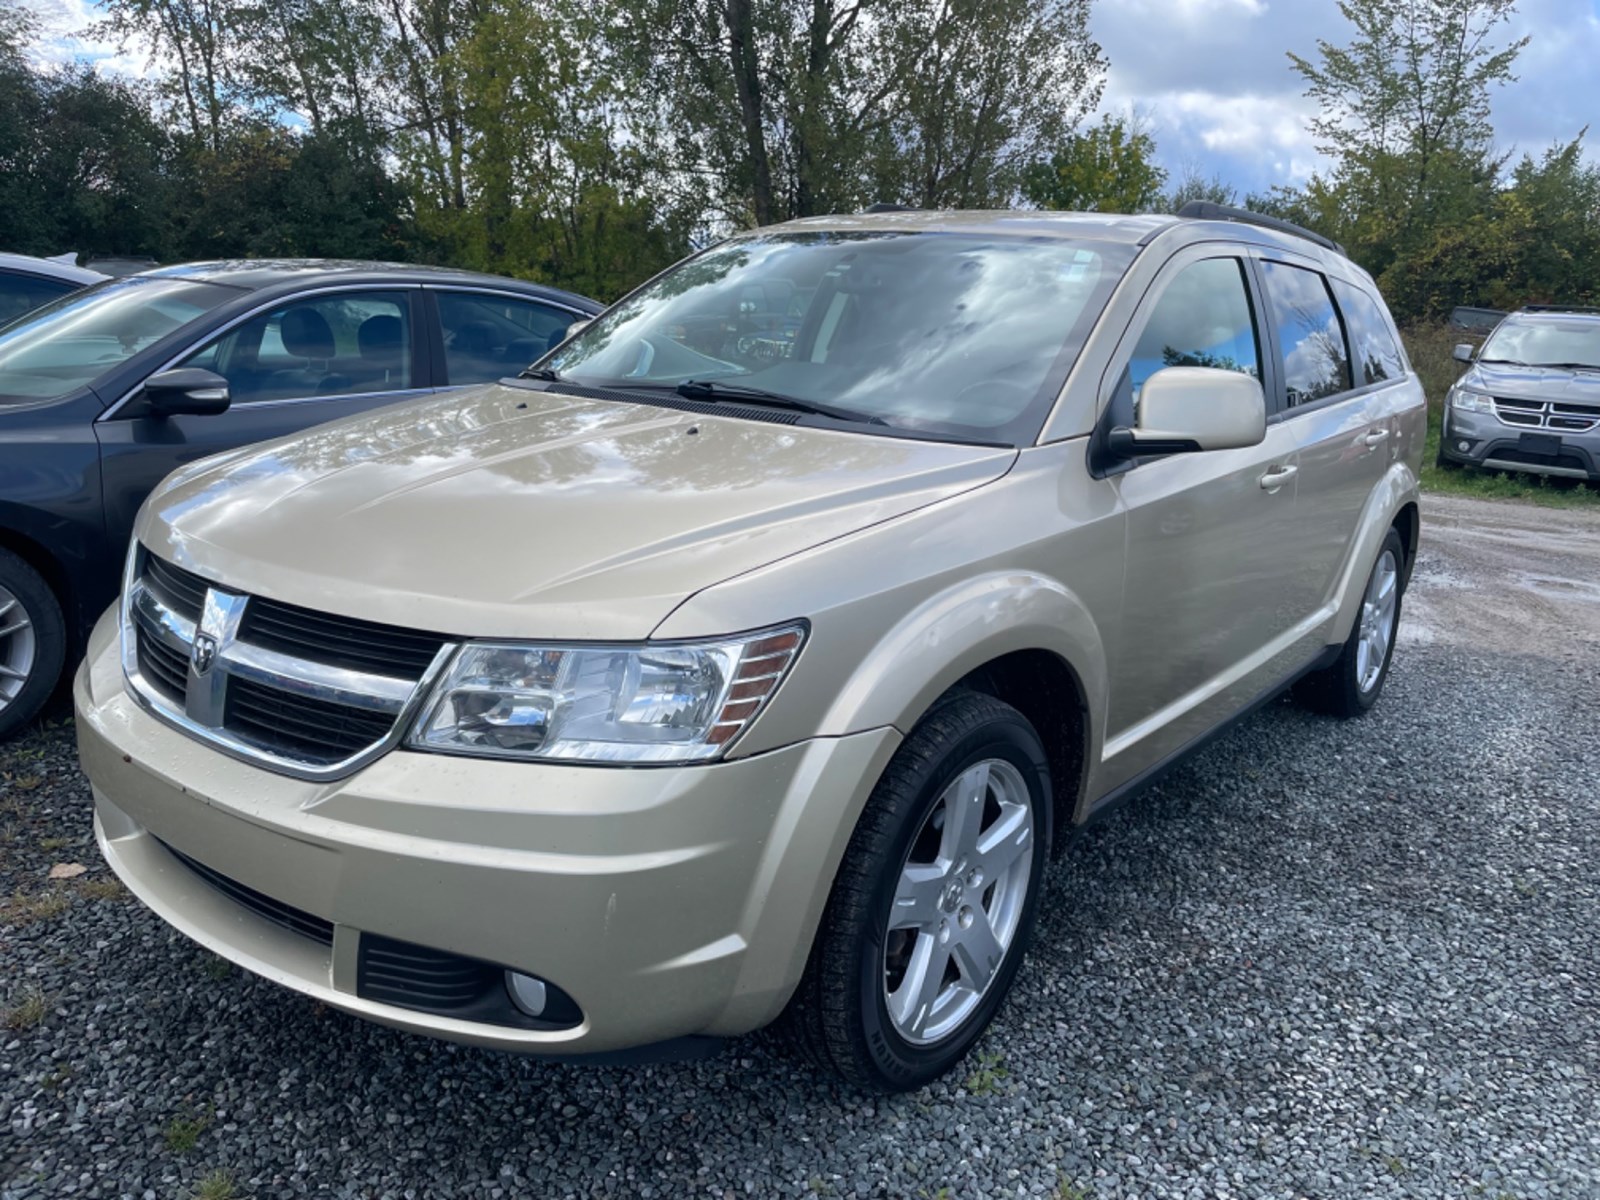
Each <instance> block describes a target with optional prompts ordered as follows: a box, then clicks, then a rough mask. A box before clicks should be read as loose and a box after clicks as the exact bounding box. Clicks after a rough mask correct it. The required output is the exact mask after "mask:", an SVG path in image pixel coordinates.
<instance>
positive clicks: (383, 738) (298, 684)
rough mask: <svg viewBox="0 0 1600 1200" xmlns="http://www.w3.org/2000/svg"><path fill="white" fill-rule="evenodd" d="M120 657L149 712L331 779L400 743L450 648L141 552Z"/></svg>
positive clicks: (237, 751) (436, 639)
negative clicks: (233, 586)
mask: <svg viewBox="0 0 1600 1200" xmlns="http://www.w3.org/2000/svg"><path fill="white" fill-rule="evenodd" d="M122 603H123V610H122V661H123V669H124V671H125V672H126V674H127V676H128V683H129V686H130V687H131V688H132V689H133V693H134V695H135V696H136V697H137V698H138V699H139V700H140V701H141V702H142V703H143V704H144V705H145V706H146V707H147V708H149V709H150V710H151V711H152V712H154V713H156V714H157V715H158V716H161V717H163V718H164V719H166V720H167V721H168V722H170V723H172V724H174V725H177V726H178V727H179V728H181V729H184V730H186V731H187V732H189V733H191V734H193V735H195V736H196V737H199V738H201V739H203V740H205V741H209V742H211V743H213V744H215V745H217V746H219V747H220V748H222V749H224V750H226V751H228V752H229V753H231V754H233V755H234V756H236V757H239V758H244V759H248V760H251V761H255V762H259V763H261V764H263V765H265V766H269V767H271V768H273V769H274V770H278V771H281V772H284V773H286V774H291V775H297V776H301V777H303V778H310V779H331V778H337V777H338V776H340V775H344V774H348V773H349V772H350V771H353V770H355V769H356V768H358V767H360V766H362V765H363V764H364V763H366V762H369V761H371V760H372V759H373V758H375V757H376V756H377V755H379V754H381V753H382V752H383V751H384V750H386V749H388V748H389V747H390V746H391V745H393V744H394V742H396V741H397V740H398V739H399V737H400V735H401V733H402V732H403V731H404V729H405V726H406V724H407V722H408V721H409V719H410V716H411V713H412V710H413V709H414V708H415V707H416V705H417V704H418V703H419V702H420V701H421V698H422V697H423V695H424V694H425V693H426V691H427V685H428V684H429V683H431V682H432V680H433V677H434V675H435V674H437V672H438V671H439V669H440V668H441V667H442V666H443V665H444V663H445V662H446V661H447V660H448V659H449V657H450V654H451V653H452V652H453V651H454V650H455V646H454V644H453V643H451V642H449V641H448V640H446V639H445V638H444V637H442V636H440V635H437V634H429V633H419V632H416V631H414V630H409V629H397V628H395V627H394V626H391V625H379V624H377V623H376V622H373V621H361V620H357V619H354V618H351V617H340V616H335V615H332V614H329V613H319V612H313V611H311V610H310V609H304V608H300V607H297V606H295V605H292V604H284V603H282V602H281V601H277V600H271V599H268V598H267V597H265V596H249V595H244V594H242V593H239V592H235V591H231V590H229V589H227V588H224V587H223V586H222V585H220V584H217V583H214V582H212V581H210V580H207V579H203V578H201V577H200V576H198V575H196V574H194V573H193V572H191V571H187V570H184V569H183V568H181V567H178V566H175V565H173V564H172V563H170V562H167V561H166V560H165V559H162V558H159V557H157V556H156V555H154V554H152V553H150V552H149V551H148V550H145V549H143V548H139V549H137V550H136V551H135V553H134V560H133V562H132V563H131V564H130V568H129V577H128V581H127V586H126V587H125V588H124V594H123V602H122Z"/></svg>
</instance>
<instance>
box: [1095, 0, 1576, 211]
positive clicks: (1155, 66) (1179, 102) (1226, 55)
mask: <svg viewBox="0 0 1600 1200" xmlns="http://www.w3.org/2000/svg"><path fill="white" fill-rule="evenodd" d="M1090 26H1091V28H1092V30H1093V32H1094V34H1095V37H1096V39H1097V40H1098V41H1099V42H1100V44H1101V46H1102V47H1103V48H1104V49H1105V53H1106V57H1107V58H1108V59H1109V60H1110V63H1111V70H1110V74H1109V76H1108V78H1107V80H1106V89H1105V96H1104V99H1103V101H1102V104H1101V107H1102V109H1104V110H1106V111H1111V112H1126V111H1128V110H1129V109H1130V107H1131V108H1133V109H1134V110H1135V111H1137V112H1139V113H1141V114H1142V115H1144V116H1145V117H1146V118H1147V119H1148V120H1149V121H1150V123H1151V124H1152V125H1153V130H1152V132H1153V134H1154V136H1155V139H1156V146H1157V152H1158V157H1159V158H1160V160H1161V163H1162V165H1163V166H1164V167H1166V168H1167V169H1168V171H1169V172H1171V173H1172V174H1173V175H1174V176H1176V175H1178V174H1179V173H1181V171H1182V170H1183V169H1184V168H1185V167H1190V166H1192V167H1194V168H1196V169H1198V170H1199V171H1200V172H1201V174H1203V175H1205V176H1207V177H1209V176H1211V175H1213V174H1217V175H1220V176H1221V177H1222V179H1223V180H1224V181H1225V182H1227V183H1229V184H1231V185H1233V186H1234V187H1236V188H1237V189H1238V190H1239V194H1240V198H1241V199H1242V198H1243V197H1244V196H1245V195H1246V194H1247V193H1249V192H1252V191H1256V192H1260V191H1265V190H1266V189H1267V188H1268V187H1270V186H1271V185H1273V184H1278V183H1283V184H1299V183H1303V182H1304V181H1305V180H1306V178H1307V177H1308V176H1310V175H1311V173H1312V172H1313V171H1315V170H1316V169H1317V168H1318V167H1319V165H1320V160H1319V157H1318V155H1317V152H1316V146H1315V144H1314V140H1313V139H1312V137H1311V135H1310V134H1309V133H1308V132H1307V131H1306V118H1307V116H1308V115H1311V114H1312V113H1313V112H1314V111H1315V105H1313V104H1311V103H1310V102H1308V101H1307V100H1306V99H1305V98H1304V96H1303V95H1302V93H1303V92H1304V90H1305V84H1304V81H1303V80H1302V79H1301V78H1300V76H1299V75H1297V74H1296V73H1295V72H1294V71H1293V69H1292V67H1291V66H1290V63H1289V60H1288V58H1287V56H1286V51H1289V50H1293V51H1294V52H1295V53H1297V54H1299V55H1301V56H1302V57H1305V58H1309V59H1311V60H1312V61H1316V46H1317V39H1318V38H1323V39H1325V40H1327V41H1329V42H1332V43H1333V44H1334V45H1344V44H1347V43H1348V42H1349V41H1350V39H1351V36H1352V31H1351V27H1350V25H1349V23H1348V22H1346V21H1345V19H1344V17H1343V16H1342V15H1341V14H1340V12H1339V9H1338V6H1337V4H1335V3H1334V0H1096V2H1095V6H1094V10H1093V15H1092V16H1091V18H1090ZM1501 28H1502V29H1503V30H1504V31H1505V33H1504V36H1503V37H1502V38H1500V40H1499V42H1498V44H1501V45H1503V44H1505V43H1506V42H1507V41H1510V40H1513V39H1515V38H1517V37H1521V36H1523V35H1528V36H1531V37H1532V39H1533V40H1532V42H1530V43H1529V45H1528V46H1527V48H1526V49H1524V50H1523V51H1522V54H1521V56H1520V57H1519V58H1518V59H1517V65H1516V74H1517V76H1518V80H1517V82H1516V83H1513V84H1509V85H1507V86H1505V87H1504V88H1502V89H1500V90H1499V91H1498V92H1497V93H1496V94H1495V96H1494V106H1493V113H1492V119H1493V122H1494V126H1495V135H1496V140H1497V142H1498V144H1499V146H1500V148H1501V149H1502V150H1514V151H1515V152H1516V156H1517V157H1521V155H1522V153H1523V152H1524V151H1532V152H1534V153H1535V154H1537V153H1538V152H1539V151H1541V150H1543V149H1544V148H1546V147H1548V146H1549V145H1551V144H1552V143H1553V142H1555V141H1557V140H1560V141H1563V142H1565V141H1568V140H1570V139H1571V138H1573V137H1575V136H1576V135H1577V134H1578V132H1579V131H1580V130H1581V129H1583V128H1584V126H1586V125H1588V126H1591V127H1592V128H1591V132H1590V136H1589V137H1588V138H1587V139H1586V140H1585V145H1586V146H1587V148H1588V153H1589V157H1590V158H1591V159H1594V158H1600V0H1520V3H1519V4H1518V12H1517V14H1516V16H1515V17H1514V18H1513V20H1512V21H1510V22H1508V23H1507V24H1506V25H1505V26H1502V27H1501Z"/></svg>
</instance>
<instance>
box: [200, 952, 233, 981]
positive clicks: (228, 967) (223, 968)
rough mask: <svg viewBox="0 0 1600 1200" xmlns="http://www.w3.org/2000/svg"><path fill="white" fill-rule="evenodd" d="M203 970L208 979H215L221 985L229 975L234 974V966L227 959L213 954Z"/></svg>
mask: <svg viewBox="0 0 1600 1200" xmlns="http://www.w3.org/2000/svg"><path fill="white" fill-rule="evenodd" d="M203 970H204V971H205V973H206V978H207V979H215V980H216V981H217V982H219V983H220V982H221V981H222V980H224V979H226V978H227V977H228V976H229V975H232V974H233V964H232V963H231V962H229V961H228V960H227V959H225V958H223V957H222V956H221V955H218V954H213V955H212V956H211V957H210V958H208V959H206V961H205V966H204V967H203Z"/></svg>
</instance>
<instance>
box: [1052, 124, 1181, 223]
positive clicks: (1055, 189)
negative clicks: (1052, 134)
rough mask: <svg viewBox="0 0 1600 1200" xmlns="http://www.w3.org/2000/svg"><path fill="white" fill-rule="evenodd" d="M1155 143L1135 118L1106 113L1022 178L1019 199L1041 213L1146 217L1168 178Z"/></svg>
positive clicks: (1156, 201) (1157, 201)
mask: <svg viewBox="0 0 1600 1200" xmlns="http://www.w3.org/2000/svg"><path fill="white" fill-rule="evenodd" d="M1155 152H1156V143H1155V139H1154V138H1152V137H1151V136H1150V134H1149V132H1148V131H1147V130H1146V129H1145V128H1144V127H1143V126H1142V125H1141V124H1140V123H1139V121H1138V120H1137V119H1134V118H1130V117H1124V116H1116V115H1113V114H1111V113H1107V114H1106V115H1105V116H1103V117H1101V118H1100V123H1099V124H1097V125H1094V126H1092V127H1090V128H1089V129H1086V130H1084V131H1083V132H1082V133H1079V134H1076V135H1074V136H1073V137H1072V138H1070V139H1069V140H1068V141H1067V143H1066V144H1065V145H1064V146H1062V147H1061V148H1060V149H1058V150H1056V151H1055V152H1054V153H1053V154H1052V155H1051V156H1050V158H1049V159H1048V160H1047V161H1041V162H1035V163H1032V164H1030V165H1029V166H1028V167H1027V168H1026V169H1025V170H1024V171H1023V173H1022V194H1023V195H1024V196H1026V197H1027V198H1028V200H1029V201H1030V202H1031V203H1033V204H1037V205H1038V206H1039V207H1040V208H1055V209H1065V210H1068V211H1072V212H1117V213H1133V212H1148V211H1149V210H1150V209H1152V208H1154V207H1156V206H1157V205H1158V204H1159V203H1160V202H1161V199H1162V197H1161V189H1162V188H1163V187H1164V186H1165V185H1166V182H1167V173H1166V172H1165V171H1164V170H1162V169H1161V168H1160V167H1158V166H1157V165H1156V164H1155V161H1154V158H1155Z"/></svg>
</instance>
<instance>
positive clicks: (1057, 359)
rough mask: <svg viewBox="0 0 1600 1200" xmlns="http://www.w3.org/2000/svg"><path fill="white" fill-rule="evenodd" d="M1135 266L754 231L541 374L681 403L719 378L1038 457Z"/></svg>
mask: <svg viewBox="0 0 1600 1200" xmlns="http://www.w3.org/2000/svg"><path fill="white" fill-rule="evenodd" d="M1133 253H1134V249H1133V248H1132V247H1128V246H1122V245H1117V244H1114V243H1107V242H1075V241H1068V240H1065V239H1060V238H1032V237H1020V236H1017V237H1011V236H1004V235H998V234H971V233H935V232H914V231H901V230H872V231H850V232H840V231H829V232H816V233H757V234H752V235H750V236H747V237H740V238H735V239H732V240H730V241H727V242H724V243H722V244H721V245H719V246H715V247H713V248H712V249H710V250H708V251H706V252H705V253H703V254H700V255H697V256H696V257H694V258H692V259H690V260H689V261H687V262H685V263H683V264H681V265H679V266H678V267H676V268H674V269H673V270H672V271H670V272H668V273H667V274H666V275H663V276H662V277H660V278H659V279H657V280H655V281H654V282H653V283H650V284H648V285H646V286H645V287H644V288H642V289H641V290H640V291H638V292H636V293H634V294H633V295H631V296H629V297H627V298H626V299H624V300H622V301H621V302H619V303H617V304H615V305H613V306H612V307H611V308H610V309H608V310H607V311H606V313H605V314H604V315H603V316H601V317H599V318H597V319H596V320H595V322H594V324H592V325H590V326H589V327H588V328H587V329H585V330H584V331H583V332H582V333H581V334H579V335H578V336H577V337H576V338H574V339H573V340H572V342H571V343H569V344H568V345H567V346H566V348H565V349H563V350H561V351H560V352H559V353H558V354H556V355H555V356H554V357H553V358H551V359H550V360H549V361H548V362H547V363H546V364H544V365H546V366H548V367H551V368H554V369H555V370H557V371H560V372H561V373H562V375H563V376H565V377H567V378H570V379H572V380H574V381H576V382H580V383H586V384H593V385H609V386H613V387H630V388H633V387H645V388H659V389H661V390H664V391H669V392H670V390H671V389H672V388H674V387H675V386H676V385H677V384H679V383H682V382H684V381H685V380H688V379H699V380H715V381H720V382H723V383H726V384H738V385H742V386H747V387H755V388H761V389H764V390H766V391H771V392H778V393H782V394H785V395H788V396H792V397H795V398H798V399H801V400H810V401H815V402H818V403H824V404H830V405H833V406H835V407H838V408H844V409H849V410H853V411H854V412H857V413H861V414H867V415H870V416H875V417H878V418H880V419H881V420H883V421H884V422H885V423H887V424H889V425H892V426H898V427H900V428H903V429H911V430H916V431H918V432H922V431H927V432H934V433H947V434H950V435H953V436H955V437H964V436H974V437H977V438H981V439H982V440H984V441H1005V442H1012V443H1013V444H1015V443H1016V442H1019V441H1020V442H1026V441H1031V440H1032V438H1033V437H1034V436H1035V435H1037V433H1038V431H1039V428H1040V426H1041V424H1042V423H1043V420H1044V415H1045V413H1046V412H1047V411H1048V409H1049V407H1050V405H1051V403H1052V402H1053V401H1054V399H1055V396H1056V393H1057V392H1058V391H1059V390H1060V388H1061V384H1062V382H1063V381H1064V380H1065V378H1066V374H1067V371H1068V370H1069V369H1070V368H1071V366H1072V362H1073V359H1074V357H1075V355H1076V353H1077V351H1078V349H1079V347H1080V346H1081V345H1082V342H1083V338H1084V336H1085V335H1086V334H1087V332H1088V329H1089V328H1090V327H1091V326H1092V325H1093V322H1094V320H1095V318H1096V317H1098V316H1099V314H1100V310H1101V308H1102V307H1103V306H1104V304H1105V301H1106V297H1107V296H1108V295H1109V294H1110V291H1111V288H1112V287H1113V286H1114V285H1115V283H1116V281H1117V279H1118V278H1120V277H1121V275H1122V272H1123V271H1124V270H1125V269H1126V267H1127V264H1128V262H1129V261H1130V260H1131V258H1132V256H1133Z"/></svg>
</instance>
